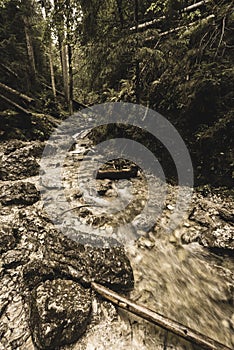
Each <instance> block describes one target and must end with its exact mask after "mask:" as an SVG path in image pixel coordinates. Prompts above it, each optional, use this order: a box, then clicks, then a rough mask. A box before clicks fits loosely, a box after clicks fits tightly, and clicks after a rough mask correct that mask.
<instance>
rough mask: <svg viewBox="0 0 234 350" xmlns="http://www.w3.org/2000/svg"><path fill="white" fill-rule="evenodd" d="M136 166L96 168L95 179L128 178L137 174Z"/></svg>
mask: <svg viewBox="0 0 234 350" xmlns="http://www.w3.org/2000/svg"><path fill="white" fill-rule="evenodd" d="M137 171H138V168H137V167H131V168H128V169H122V170H117V169H111V170H105V169H104V170H100V169H99V170H98V172H97V175H96V178H97V179H110V180H120V179H121V180H122V179H130V178H132V177H136V176H137Z"/></svg>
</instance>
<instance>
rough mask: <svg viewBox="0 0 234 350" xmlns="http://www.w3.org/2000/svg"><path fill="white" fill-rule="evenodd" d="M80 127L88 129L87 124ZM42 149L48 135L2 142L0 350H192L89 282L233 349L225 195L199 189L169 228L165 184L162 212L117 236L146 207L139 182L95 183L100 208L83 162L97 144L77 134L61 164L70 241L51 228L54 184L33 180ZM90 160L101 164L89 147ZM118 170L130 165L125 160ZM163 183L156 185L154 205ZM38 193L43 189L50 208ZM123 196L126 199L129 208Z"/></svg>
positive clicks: (170, 205)
mask: <svg viewBox="0 0 234 350" xmlns="http://www.w3.org/2000/svg"><path fill="white" fill-rule="evenodd" d="M83 124H84V129H85V125H86V124H87V121H86V120H85V119H84V122H83ZM44 146H45V143H44V141H43V140H42V141H38V140H34V141H32V140H31V141H27V140H24V141H20V140H14V139H8V140H5V141H1V144H0V159H1V162H0V209H1V211H0V224H1V225H0V241H1V245H0V249H1V258H0V259H1V260H0V263H1V265H0V274H1V281H0V339H1V340H0V349H4V350H8V349H9V350H10V349H20V350H21V349H22V350H23V349H38V348H39V349H73V350H81V349H82V350H85V349H87V350H90V349H109V348H112V349H116V350H117V349H118V350H119V349H120V350H121V349H129V350H130V349H143V350H146V349H152V350H153V349H159V350H162V349H177V350H180V349H181V350H182V349H198V347H195V346H193V345H192V344H189V343H188V342H186V341H183V340H181V339H179V338H178V337H176V336H174V335H172V334H169V333H167V332H166V331H164V330H162V329H160V328H158V327H155V326H152V325H150V324H149V323H147V322H145V321H144V320H141V319H139V318H137V317H133V316H131V315H129V314H128V313H126V312H124V311H121V310H117V309H116V308H115V307H114V306H113V305H112V304H111V303H109V302H107V301H104V300H102V298H100V297H98V296H97V295H96V294H95V293H94V292H93V291H92V290H91V288H90V282H91V281H97V282H99V283H101V284H103V285H106V286H108V287H110V288H111V289H114V290H117V291H118V292H119V293H127V294H129V293H130V296H131V298H132V299H134V300H135V301H136V302H139V303H142V304H144V305H146V306H148V307H150V308H152V309H154V310H156V311H157V312H159V313H161V314H164V315H165V316H167V317H171V318H173V319H175V320H177V321H179V322H181V323H184V324H185V325H188V326H190V327H191V328H194V329H196V330H197V331H200V332H202V333H204V334H206V335H208V336H210V337H213V338H214V339H216V340H218V341H220V342H223V343H224V344H226V345H227V346H229V347H231V348H232V347H233V346H234V338H233V333H234V332H233V330H234V313H233V266H234V261H233V250H234V243H233V211H232V205H233V198H232V197H231V194H230V191H225V190H221V189H220V190H216V191H210V190H209V188H204V187H203V188H202V189H200V190H196V191H194V194H193V197H192V202H191V204H190V207H189V210H188V213H187V216H186V217H185V218H184V220H183V221H182V222H181V224H180V225H179V226H178V227H177V228H176V229H175V230H174V231H173V232H170V233H168V230H167V227H168V224H169V221H170V218H171V215H172V213H173V211H174V209H175V201H176V193H177V191H178V188H177V186H172V185H168V186H167V196H166V200H165V202H164V205H163V208H162V209H163V210H162V213H161V215H160V217H159V218H158V220H157V222H156V224H155V225H154V227H152V229H150V230H148V231H147V232H145V231H144V230H142V231H136V230H135V229H134V228H132V230H131V226H130V229H129V231H128V232H124V233H123V232H120V231H119V230H118V223H119V222H120V221H121V220H122V222H130V221H131V220H132V218H134V217H135V216H137V215H139V213H140V212H141V210H142V207H143V206H144V201H145V200H146V198H147V186H146V184H145V179H144V176H143V174H142V173H141V172H140V171H139V172H137V173H135V174H134V177H131V178H130V179H128V180H121V181H119V180H113V179H98V180H97V190H98V193H99V195H100V198H99V202H97V201H96V202H95V198H93V197H92V194H89V196H87V193H85V189H86V188H87V187H85V186H83V185H84V184H85V181H86V180H87V177H88V174H89V159H90V158H88V157H84V155H85V154H86V153H87V152H88V150H90V149H92V141H91V140H90V139H89V138H88V136H87V133H86V134H85V133H84V134H83V136H82V134H80V137H78V138H76V140H75V141H74V145H73V147H72V148H71V149H70V151H69V152H68V154H67V157H66V161H65V164H64V167H63V171H64V181H63V191H64V193H65V196H66V198H67V201H68V202H69V204H70V208H71V210H70V211H69V223H66V225H70V227H69V226H67V227H69V230H70V232H73V233H74V234H73V236H72V240H71V239H70V238H69V237H66V235H64V234H63V233H61V232H59V231H58V230H57V229H56V227H55V225H54V222H55V221H56V220H57V221H58V223H59V224H60V225H61V224H63V223H64V222H65V220H66V219H67V215H66V213H64V214H65V215H62V216H60V217H59V218H58V217H57V213H56V212H54V214H53V212H51V211H50V215H48V210H49V209H50V207H51V206H52V204H53V205H54V203H55V201H56V200H57V206H58V207H59V205H60V202H59V200H58V198H57V197H56V196H57V190H56V186H53V183H54V184H56V178H54V179H53V178H52V179H51V181H50V183H45V182H44V183H43V182H42V181H41V179H40V177H39V173H38V172H39V163H40V158H41V155H42V152H43V149H44ZM92 156H93V157H94V158H95V157H98V156H97V155H96V154H95V152H94V153H93V155H92ZM82 162H83V163H84V162H86V163H85V166H84V167H83V169H86V170H87V173H86V171H84V170H82V176H81V177H80V179H79V184H78V183H77V169H78V168H79V166H80V164H82ZM120 165H121V166H125V165H126V164H125V163H124V160H122V164H120ZM120 165H119V164H118V167H119V166H120ZM108 166H109V167H111V166H112V167H113V164H111V163H110V164H109V165H107V169H108ZM126 166H128V164H127V165H126ZM54 167H56V164H54ZM160 188H161V182H160V180H159V179H156V178H155V179H154V193H155V203H154V204H155V205H157V201H160ZM39 190H41V192H40V191H39ZM180 190H181V191H183V188H181V189H180ZM43 191H46V192H47V193H49V194H50V197H48V198H47V203H46V207H45V203H44V202H43V201H42V197H41V194H43ZM184 193H185V195H186V188H184ZM85 198H86V201H87V198H89V200H90V202H89V204H88V205H87V202H86V201H85ZM126 199H128V200H129V199H131V201H130V202H131V203H130V204H129V205H127V206H126ZM104 200H105V201H107V203H109V206H110V207H111V203H112V202H114V203H115V205H116V203H118V205H119V208H120V210H119V212H118V213H117V214H115V215H111V214H110V215H108V216H107V215H106V214H105V212H104V211H103V207H102V205H101V204H102V201H104ZM116 201H117V202H116ZM105 203H106V202H105ZM52 208H53V206H52ZM121 208H124V209H123V210H121ZM87 226H89V227H90V237H92V232H93V231H94V229H95V232H96V231H97V230H99V232H100V237H97V238H96V240H97V242H96V243H97V244H95V245H94V244H87V237H86V236H82V235H83V231H82V227H87ZM102 230H103V232H104V230H105V232H109V237H108V239H107V238H106V237H105V239H104V238H101V236H102V235H101V233H102ZM123 234H125V235H127V236H128V238H129V237H130V238H131V239H128V240H127V242H126V244H125V247H122V246H121V245H119V244H115V242H118V239H119V238H122V237H123ZM76 237H78V239H76ZM103 240H104V241H103Z"/></svg>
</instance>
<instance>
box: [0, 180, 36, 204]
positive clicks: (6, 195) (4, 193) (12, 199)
mask: <svg viewBox="0 0 234 350" xmlns="http://www.w3.org/2000/svg"><path fill="white" fill-rule="evenodd" d="M39 199H40V193H39V191H38V190H37V189H36V187H35V185H34V184H32V183H31V182H23V181H19V182H15V183H11V184H7V185H3V186H1V187H0V203H1V204H3V205H12V204H23V205H32V204H33V203H35V202H37V201H38V200H39Z"/></svg>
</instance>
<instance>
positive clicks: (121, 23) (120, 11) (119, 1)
mask: <svg viewBox="0 0 234 350" xmlns="http://www.w3.org/2000/svg"><path fill="white" fill-rule="evenodd" d="M116 3H117V7H118V12H119V20H120V26H121V28H123V26H124V17H123V8H122V0H116Z"/></svg>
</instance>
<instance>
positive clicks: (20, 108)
mask: <svg viewBox="0 0 234 350" xmlns="http://www.w3.org/2000/svg"><path fill="white" fill-rule="evenodd" d="M0 97H1V98H2V99H3V100H4V101H6V102H7V103H8V104H9V105H11V106H13V107H15V109H16V110H18V111H19V112H23V113H24V114H26V115H29V116H31V115H32V113H31V112H30V111H28V110H27V109H25V108H23V107H22V106H20V105H18V103H15V102H14V101H12V100H10V99H9V98H7V97H5V96H3V95H1V94H0Z"/></svg>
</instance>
